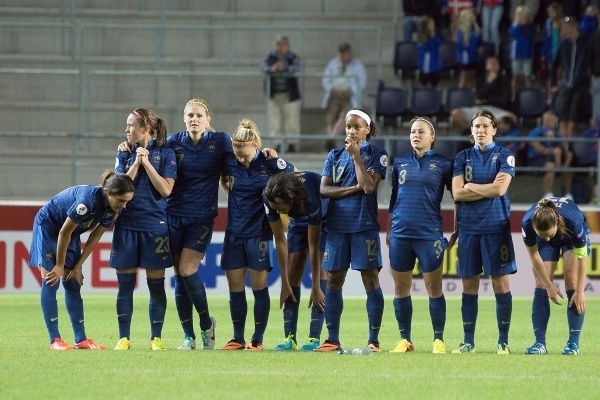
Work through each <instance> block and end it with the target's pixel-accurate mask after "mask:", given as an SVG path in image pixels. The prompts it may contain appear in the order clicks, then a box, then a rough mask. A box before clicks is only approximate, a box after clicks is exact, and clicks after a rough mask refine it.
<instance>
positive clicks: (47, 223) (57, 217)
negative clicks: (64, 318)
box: [29, 171, 134, 350]
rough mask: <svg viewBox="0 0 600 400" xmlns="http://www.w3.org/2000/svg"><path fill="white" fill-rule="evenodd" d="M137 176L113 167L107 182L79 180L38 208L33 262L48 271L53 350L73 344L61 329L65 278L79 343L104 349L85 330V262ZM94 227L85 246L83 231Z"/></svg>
mask: <svg viewBox="0 0 600 400" xmlns="http://www.w3.org/2000/svg"><path fill="white" fill-rule="evenodd" d="M133 192H134V186H133V181H132V180H131V178H129V177H128V176H127V175H125V174H117V173H115V172H113V171H107V172H105V173H104V174H103V175H102V185H101V186H88V185H81V186H73V187H71V188H68V189H65V190H63V191H62V192H60V193H58V194H57V195H56V196H54V197H53V198H52V199H51V200H50V201H49V202H48V203H47V204H46V205H45V206H44V207H42V208H41V209H40V211H38V213H37V214H36V216H35V220H34V222H33V236H32V239H31V249H30V255H29V265H30V266H31V267H32V268H34V267H35V268H38V269H39V271H40V273H41V276H42V292H41V304H42V312H43V314H44V321H45V322H46V328H47V329H48V334H49V335H50V349H51V350H70V349H72V348H73V347H71V346H70V345H69V344H68V343H67V342H66V341H65V340H63V339H62V338H61V335H60V333H59V330H58V304H57V301H56V292H57V290H58V287H59V285H57V283H58V282H59V281H62V284H63V287H64V288H65V304H66V306H67V312H68V313H69V317H70V319H71V325H72V327H73V332H74V333H75V348H76V349H90V350H103V349H104V348H105V347H104V346H100V345H97V344H96V343H94V341H93V340H92V339H90V338H88V337H87V336H86V334H85V327H84V316H83V300H82V298H81V285H82V284H83V273H82V271H81V267H82V265H83V263H84V262H85V260H86V259H87V258H88V257H89V255H90V254H91V252H92V250H93V249H94V247H95V246H96V244H97V243H98V241H99V240H100V238H101V237H102V235H103V234H104V232H105V231H106V230H107V229H108V227H109V226H110V225H111V224H112V223H113V222H114V221H115V219H116V218H117V216H118V214H119V211H120V210H121V209H122V208H124V207H125V205H126V204H127V202H128V201H130V200H131V198H132V197H133ZM87 231H92V232H91V233H90V236H89V237H88V239H87V241H86V243H85V246H84V248H83V250H82V249H81V238H80V236H81V234H83V233H84V232H87Z"/></svg>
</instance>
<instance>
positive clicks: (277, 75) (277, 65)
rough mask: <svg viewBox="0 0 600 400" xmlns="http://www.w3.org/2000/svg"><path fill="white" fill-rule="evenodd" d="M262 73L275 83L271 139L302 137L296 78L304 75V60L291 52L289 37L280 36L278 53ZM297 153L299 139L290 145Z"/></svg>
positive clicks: (278, 147) (267, 60)
mask: <svg viewBox="0 0 600 400" xmlns="http://www.w3.org/2000/svg"><path fill="white" fill-rule="evenodd" d="M260 69H261V71H262V72H264V73H266V74H268V75H269V76H270V80H271V86H270V88H271V93H269V127H270V131H271V135H272V136H275V137H281V136H283V135H290V136H298V135H299V134H300V108H301V101H300V90H299V89H298V78H297V77H295V76H293V75H292V74H294V73H296V72H298V71H300V58H299V57H298V56H297V55H296V54H295V53H294V52H292V51H290V41H289V39H288V37H287V36H283V35H278V36H277V38H276V43H275V51H272V52H270V53H269V54H267V56H266V57H265V59H264V61H263V62H262V65H261V68H260ZM284 127H285V129H284ZM281 148H282V147H281V143H279V144H277V145H276V150H277V151H280V150H281ZM297 149H298V139H290V140H288V141H287V151H288V152H290V153H293V152H295V151H296V150H297Z"/></svg>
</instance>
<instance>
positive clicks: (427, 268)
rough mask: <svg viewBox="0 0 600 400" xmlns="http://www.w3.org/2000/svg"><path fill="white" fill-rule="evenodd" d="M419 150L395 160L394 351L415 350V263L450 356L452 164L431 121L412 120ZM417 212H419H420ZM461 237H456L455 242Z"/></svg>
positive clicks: (437, 341)
mask: <svg viewBox="0 0 600 400" xmlns="http://www.w3.org/2000/svg"><path fill="white" fill-rule="evenodd" d="M410 144H411V146H412V148H413V151H412V152H411V153H408V154H402V155H400V156H398V157H396V158H395V159H394V168H393V170H392V195H391V198H390V206H389V214H388V229H387V236H386V243H387V245H388V246H389V248H390V266H391V268H392V276H393V278H394V282H395V293H394V312H395V314H396V320H397V321H398V329H399V330H400V341H399V342H398V343H397V344H396V346H395V347H394V349H393V350H391V353H406V352H411V351H414V346H413V344H412V340H411V337H410V335H411V322H412V314H413V306H412V299H411V296H410V288H411V286H412V275H413V269H414V265H415V261H416V260H419V267H420V269H421V271H422V272H423V280H424V282H425V287H426V288H427V293H428V294H429V315H430V317H431V324H432V326H433V352H434V353H445V352H446V345H445V344H444V326H445V325H446V299H445V298H444V293H443V292H442V268H441V266H442V261H443V260H444V251H445V250H446V248H447V247H448V241H447V240H446V239H445V238H444V236H443V231H442V216H441V214H440V213H441V211H440V204H441V202H442V197H443V195H444V187H446V188H447V189H448V190H449V191H451V188H452V161H450V160H448V159H446V158H445V157H442V156H441V155H439V154H437V153H436V152H435V150H434V149H433V147H434V144H435V129H434V127H433V123H432V122H431V121H430V120H429V119H426V118H423V117H417V118H413V119H412V121H411V128H410ZM415 210H419V212H418V213H416V212H415ZM453 239H455V236H452V237H451V244H453V243H452V241H453Z"/></svg>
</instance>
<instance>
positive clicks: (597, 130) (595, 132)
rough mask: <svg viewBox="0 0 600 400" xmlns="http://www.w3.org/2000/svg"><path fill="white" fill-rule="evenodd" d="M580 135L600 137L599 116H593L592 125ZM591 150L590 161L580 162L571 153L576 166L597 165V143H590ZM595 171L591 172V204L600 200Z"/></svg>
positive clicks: (597, 203)
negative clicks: (591, 156)
mask: <svg viewBox="0 0 600 400" xmlns="http://www.w3.org/2000/svg"><path fill="white" fill-rule="evenodd" d="M581 137H583V138H588V139H600V117H599V118H595V119H594V120H593V121H592V126H591V127H590V128H588V129H586V130H585V131H583V132H582V133H581ZM592 150H593V158H592V159H591V160H589V161H591V163H588V164H586V163H582V162H581V160H578V159H577V155H576V154H573V158H574V159H573V164H574V165H575V166H577V167H590V166H593V167H595V166H596V165H598V143H593V144H592ZM597 173H598V172H597V171H595V172H594V174H593V182H594V184H593V190H592V199H591V203H592V204H593V205H596V206H598V205H600V202H599V201H600V200H599V199H598V185H597V184H596V182H597V181H598V179H597V177H596V176H597Z"/></svg>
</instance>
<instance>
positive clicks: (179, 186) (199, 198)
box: [167, 132, 233, 220]
mask: <svg viewBox="0 0 600 400" xmlns="http://www.w3.org/2000/svg"><path fill="white" fill-rule="evenodd" d="M167 144H168V145H169V147H171V148H172V149H173V150H174V151H175V156H176V157H177V181H175V186H174V187H173V191H172V192H171V196H170V197H169V198H168V199H167V212H168V214H172V215H177V216H180V217H192V218H198V219H199V220H207V219H210V218H214V217H215V216H216V215H217V212H218V201H219V178H220V176H221V171H222V170H223V166H224V159H225V156H226V155H227V154H231V153H233V148H232V145H231V138H230V137H229V135H227V134H226V133H223V132H206V133H205V134H204V136H203V137H202V139H201V140H200V141H199V142H198V144H196V145H194V143H193V142H192V141H191V139H190V138H189V135H188V133H187V132H179V133H175V134H173V135H171V136H169V137H168V139H167Z"/></svg>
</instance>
